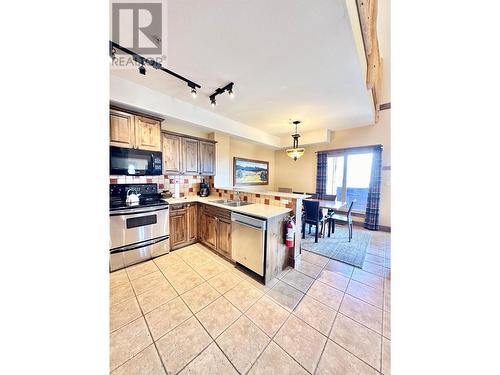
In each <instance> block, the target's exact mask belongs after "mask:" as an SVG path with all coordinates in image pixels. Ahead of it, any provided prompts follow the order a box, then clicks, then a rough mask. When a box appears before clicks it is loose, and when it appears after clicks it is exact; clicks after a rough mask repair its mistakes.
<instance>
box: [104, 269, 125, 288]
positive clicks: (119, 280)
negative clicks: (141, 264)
mask: <svg viewBox="0 0 500 375" xmlns="http://www.w3.org/2000/svg"><path fill="white" fill-rule="evenodd" d="M128 282H129V280H128V276H127V271H125V270H119V271H115V272H112V273H110V274H109V288H110V289H111V288H114V287H117V286H119V285H122V284H127V283H128Z"/></svg>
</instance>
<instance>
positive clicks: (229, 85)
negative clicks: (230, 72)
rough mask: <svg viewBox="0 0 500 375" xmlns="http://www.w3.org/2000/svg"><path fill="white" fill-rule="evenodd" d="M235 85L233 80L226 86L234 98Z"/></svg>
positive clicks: (230, 95)
mask: <svg viewBox="0 0 500 375" xmlns="http://www.w3.org/2000/svg"><path fill="white" fill-rule="evenodd" d="M233 85H234V83H233V82H231V83H230V84H228V85H227V86H226V87H225V88H226V90H227V93H228V94H229V97H230V98H231V99H234V91H233Z"/></svg>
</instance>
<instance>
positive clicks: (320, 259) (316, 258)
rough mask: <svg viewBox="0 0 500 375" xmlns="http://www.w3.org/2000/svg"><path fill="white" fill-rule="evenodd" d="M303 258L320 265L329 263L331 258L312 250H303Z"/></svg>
mask: <svg viewBox="0 0 500 375" xmlns="http://www.w3.org/2000/svg"><path fill="white" fill-rule="evenodd" d="M302 260H305V261H306V262H309V263H312V264H314V265H316V266H319V267H324V266H325V265H326V264H327V263H328V261H329V260H330V258H327V257H324V256H321V255H318V254H315V253H311V252H310V251H306V250H302Z"/></svg>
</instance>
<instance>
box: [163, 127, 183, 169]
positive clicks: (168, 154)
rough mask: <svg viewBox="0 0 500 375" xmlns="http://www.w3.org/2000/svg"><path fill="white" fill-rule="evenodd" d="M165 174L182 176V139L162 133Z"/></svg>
mask: <svg viewBox="0 0 500 375" xmlns="http://www.w3.org/2000/svg"><path fill="white" fill-rule="evenodd" d="M161 138H162V154H163V173H164V174H180V173H181V172H182V167H181V137H179V136H176V135H171V134H167V133H162V136H161Z"/></svg>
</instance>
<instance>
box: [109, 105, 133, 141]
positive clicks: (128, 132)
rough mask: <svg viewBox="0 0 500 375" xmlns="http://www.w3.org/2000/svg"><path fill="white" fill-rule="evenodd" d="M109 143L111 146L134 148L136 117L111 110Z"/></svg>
mask: <svg viewBox="0 0 500 375" xmlns="http://www.w3.org/2000/svg"><path fill="white" fill-rule="evenodd" d="M109 141H110V144H111V146H117V147H126V148H134V144H135V123H134V115H131V114H130V113H126V112H120V111H114V110H111V111H110V114H109Z"/></svg>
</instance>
